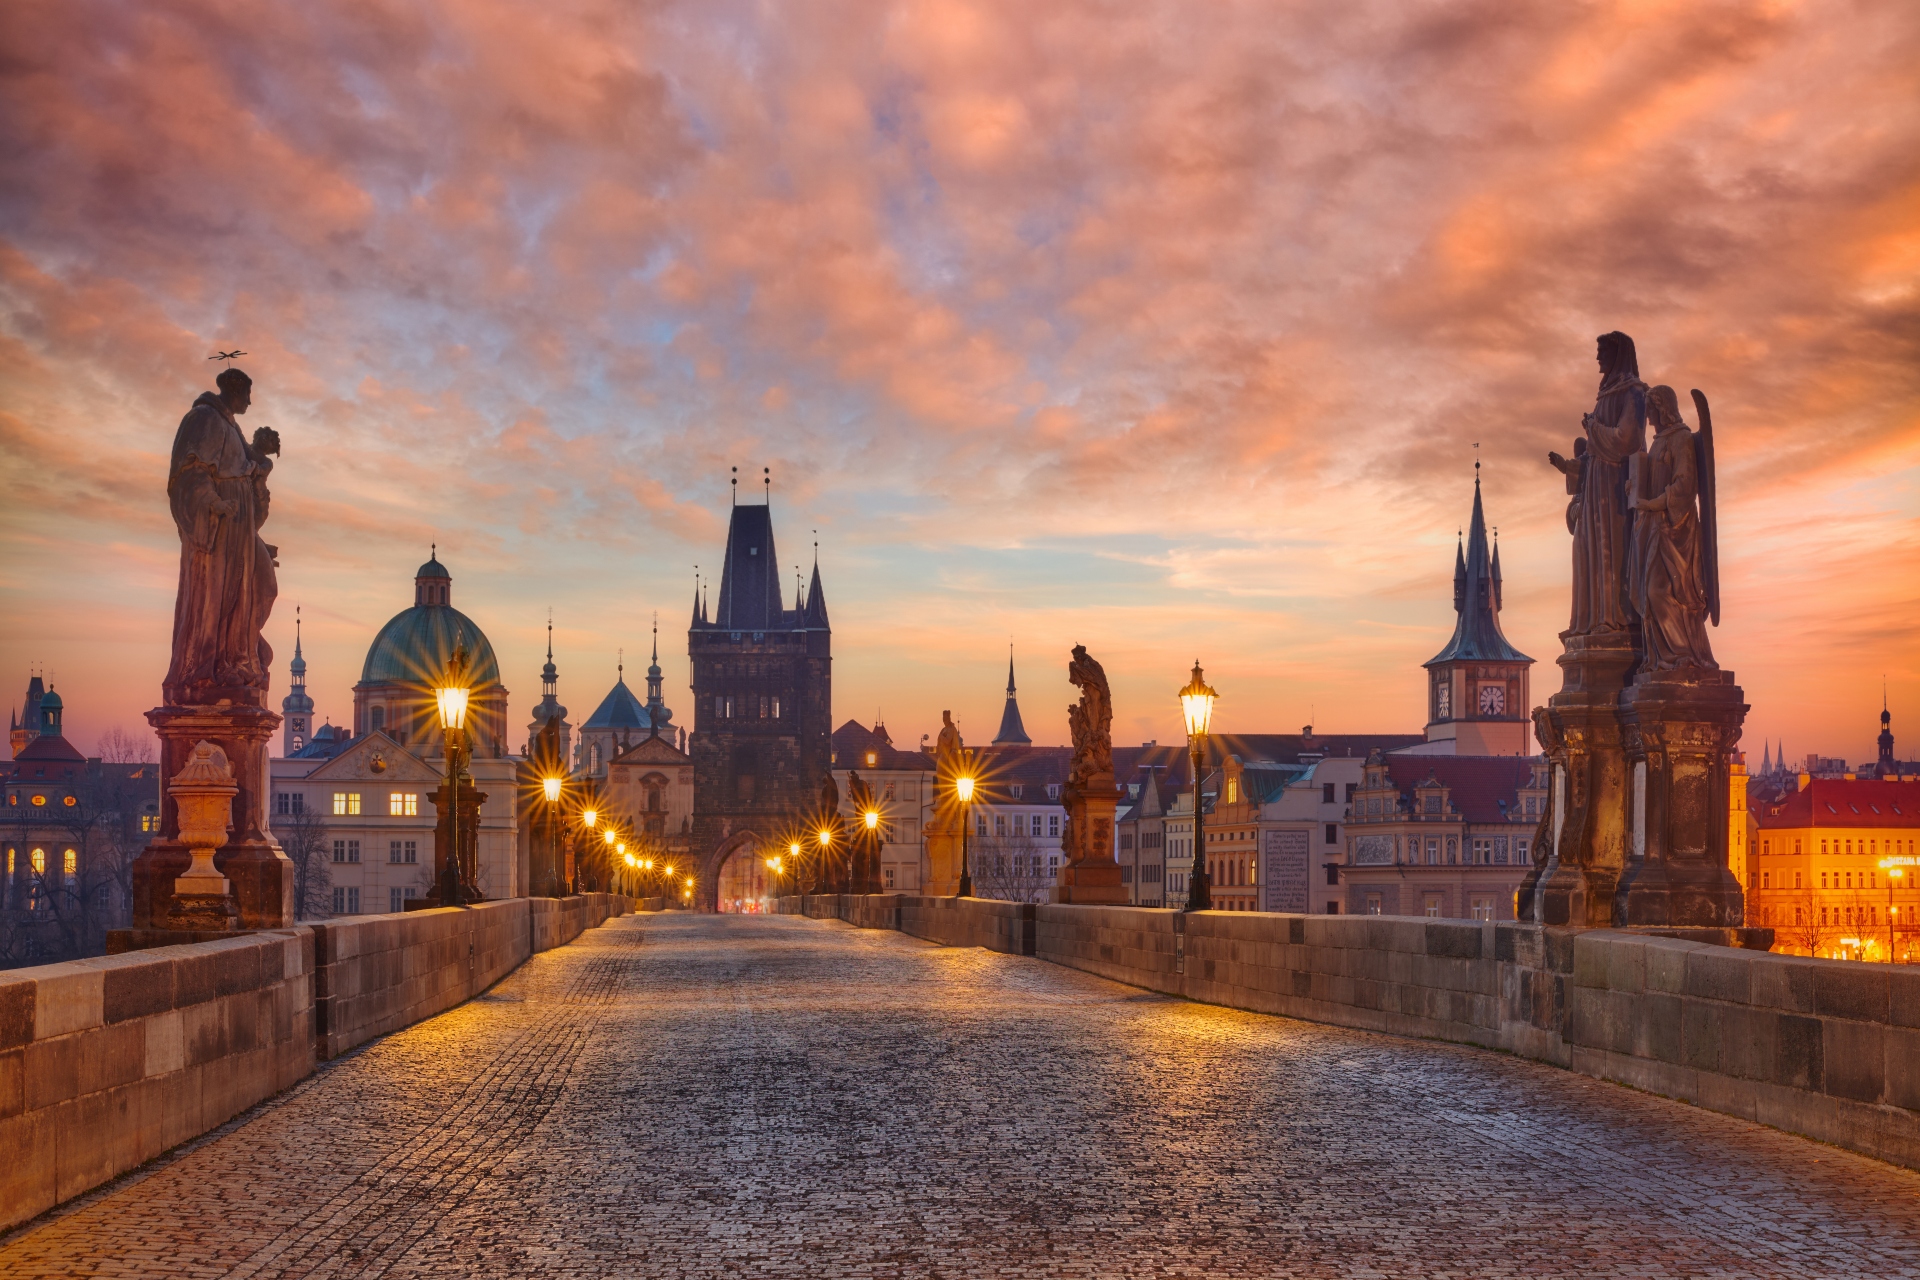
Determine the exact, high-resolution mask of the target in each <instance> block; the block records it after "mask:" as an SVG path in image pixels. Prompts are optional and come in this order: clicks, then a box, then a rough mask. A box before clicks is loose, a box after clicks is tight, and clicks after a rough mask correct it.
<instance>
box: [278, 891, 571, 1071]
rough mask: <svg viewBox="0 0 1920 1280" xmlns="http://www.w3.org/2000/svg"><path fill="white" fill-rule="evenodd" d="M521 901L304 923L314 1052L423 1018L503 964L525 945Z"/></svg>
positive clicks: (471, 991) (493, 977) (518, 956)
mask: <svg viewBox="0 0 1920 1280" xmlns="http://www.w3.org/2000/svg"><path fill="white" fill-rule="evenodd" d="M548 901H552V900H551V899H548ZM562 901H566V900H565V899H563V900H562ZM530 908H531V904H530V901H529V899H526V898H508V899H505V900H503V901H500V902H482V903H478V904H476V905H474V906H471V907H438V908H434V909H431V910H427V911H409V912H407V913H406V914H405V915H385V916H361V917H358V918H350V919H348V920H345V921H342V922H337V923H335V922H329V923H327V924H316V925H313V926H311V927H312V929H313V933H314V940H315V947H314V949H315V953H316V955H317V957H318V962H319V970H320V971H319V973H318V974H317V975H316V978H315V997H314V1014H315V1017H314V1043H315V1047H316V1049H317V1051H318V1053H319V1056H320V1057H321V1058H323V1059H331V1058H337V1057H339V1056H340V1055H341V1054H343V1053H345V1052H346V1051H347V1050H349V1049H353V1048H356V1047H358V1046H359V1045H363V1044H365V1043H366V1042H367V1041H369V1040H371V1039H373V1038H374V1037H376V1036H383V1035H385V1034H387V1033H388V1032H389V1031H398V1030H399V1029H400V1028H401V1027H410V1026H412V1025H413V1024H414V1023H416V1022H419V1021H420V1020H421V1019H423V1018H431V1017H432V1016H433V1015H434V1014H436V1013H442V1012H444V1011H446V1010H448V1009H451V1008H453V1006H455V1005H457V1004H459V1003H461V1002H462V1001H464V1000H468V999H470V998H472V997H473V996H476V995H479V994H480V993H481V992H482V991H485V990H486V989H487V988H488V987H490V986H492V985H493V984H494V983H496V982H498V981H499V980H500V979H501V978H503V977H505V976H506V975H507V974H509V973H511V972H513V970H514V969H516V968H518V967H519V966H520V964H521V963H522V962H523V961H524V960H526V958H527V957H528V956H529V955H531V954H532V948H531V946H530V939H529V927H528V921H529V915H530Z"/></svg>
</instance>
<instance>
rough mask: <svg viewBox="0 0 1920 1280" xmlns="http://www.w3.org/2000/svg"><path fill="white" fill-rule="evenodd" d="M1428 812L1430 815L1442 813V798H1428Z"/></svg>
mask: <svg viewBox="0 0 1920 1280" xmlns="http://www.w3.org/2000/svg"><path fill="white" fill-rule="evenodd" d="M1426 810H1427V812H1428V813H1438V812H1440V797H1439V796H1428V797H1426Z"/></svg>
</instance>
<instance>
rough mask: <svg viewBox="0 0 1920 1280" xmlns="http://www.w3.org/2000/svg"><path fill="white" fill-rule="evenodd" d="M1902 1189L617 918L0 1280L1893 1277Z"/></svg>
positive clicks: (965, 956)
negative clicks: (216, 1279)
mask: <svg viewBox="0 0 1920 1280" xmlns="http://www.w3.org/2000/svg"><path fill="white" fill-rule="evenodd" d="M1903 1275H1920V1175H1916V1174H1914V1173H1910V1172H1908V1171H1905V1170H1902V1169H1897V1168H1894V1167H1892V1166H1889V1165H1884V1164H1880V1163H1878V1162H1876V1161H1873V1160H1869V1159H1867V1158H1865V1157H1863V1156H1857V1155H1853V1154H1851V1153H1848V1152H1845V1151H1840V1150H1836V1149H1834V1148H1831V1147H1825V1146H1822V1145H1819V1144H1817V1143H1814V1142H1810V1141H1807V1140H1805V1139H1801V1138H1796V1137H1792V1136H1790V1135H1788V1134H1784V1133H1779V1132H1776V1131H1773V1130H1769V1129H1765V1128H1761V1127H1759V1126H1756V1125H1752V1124H1748V1123H1745V1122H1742V1121H1738V1120H1733V1119H1729V1118H1727V1117H1724V1116H1720V1115H1716V1114H1713V1113H1711V1112H1706V1111H1701V1110H1697V1109H1695V1108H1692V1107H1688V1106H1685V1105H1683V1104H1680V1103H1675V1102H1670V1101H1667V1100H1664V1099H1661V1098H1657V1097H1653V1096H1650V1095H1646V1094H1641V1093H1636V1092H1633V1091H1631V1090H1628V1089H1623V1088H1620V1087H1617V1086H1614V1085H1608V1084H1603V1083H1600V1082H1597V1081H1593V1080H1589V1079H1586V1078H1584V1077H1581V1076H1576V1075H1573V1074H1570V1073H1568V1072H1564V1071H1559V1070H1556V1069H1554V1068H1551V1067H1546V1066H1541V1065H1538V1064H1535V1063H1531V1062H1525V1061H1521V1060H1518V1059H1514V1058H1509V1057H1505V1056H1503V1055H1500V1054H1495V1053H1489V1052H1484V1051H1480V1050H1475V1049H1469V1048H1463V1047H1457V1046H1451V1045H1443V1044H1433V1043H1426V1042H1422V1041H1414V1040H1401V1039H1395V1038H1392V1037H1388V1036H1381V1035H1373V1034H1368V1033H1363V1032H1355V1031H1347V1030H1341V1029H1337V1028H1329V1027H1322V1026H1316V1025H1313V1024H1310V1023H1304V1022H1295V1021H1290V1020H1287V1019H1284V1018H1273V1017H1266V1016H1262V1015H1258V1014H1249V1013H1240V1012H1236V1011H1233V1010H1229V1009H1218V1008H1212V1007H1208V1006H1204V1005H1196V1004H1189V1003H1186V1002H1184V1001H1179V1000H1173V999H1167V998H1164V997H1160V996H1155V995H1151V994H1148V993H1145V992H1142V991H1139V990H1136V989H1134V988H1130V987H1123V986H1119V985H1117V984H1114V983H1111V982H1106V981H1103V980H1101V979H1098V978H1094V977H1091V976H1088V975H1085V974H1081V973H1077V972H1074V971H1072V970H1069V969H1063V968H1059V967H1056V966H1053V965H1050V964H1047V963H1045V962H1043V961H1038V960H1032V959H1021V958H1017V957H1010V956H1001V955H994V954H990V953H988V952H984V951H979V950H972V949H957V948H944V947H936V946H932V945H930V944H928V943H925V942H922V941H919V940H917V939H913V938H909V937H906V936H903V935H900V934H895V933H885V932H870V931H864V930H857V929H853V928H850V927H848V926H846V925H843V924H840V923H838V922H831V921H813V920H806V919H796V918H792V917H752V916H748V917H740V916H694V915H682V914H671V915H664V916H644V917H628V918H625V919H621V920H618V921H614V922H611V923H610V924H608V925H607V926H606V927H604V928H601V929H597V930H594V931H591V932H589V933H588V934H586V935H585V936H583V937H582V938H581V939H580V940H579V941H577V942H575V943H574V944H572V945H570V946H566V947H563V948H560V949H558V950H555V951H551V952H547V953H544V954H542V955H539V956H536V957H534V958H533V959H532V960H531V961H529V962H528V963H527V964H526V965H525V966H524V967H522V968H521V969H520V970H519V971H518V972H517V973H515V974H514V975H513V976H511V977H510V978H508V979H507V980H505V981H503V982H502V983H501V984H500V985H499V986H497V987H495V988H494V989H493V990H492V991H491V992H489V993H487V994H486V995H483V996H481V997H479V998H478V999H476V1000H474V1001H472V1002H470V1003H468V1004H466V1005H464V1006H462V1007H461V1008H458V1009H455V1010H452V1011H449V1012H448V1013H446V1014H443V1015H442V1016H440V1017H438V1018H435V1019H433V1020H431V1021H429V1022H425V1023H422V1024H420V1025H419V1026H416V1027H413V1028H411V1029H409V1030H406V1031H402V1032H398V1033H396V1034H394V1035H391V1036H388V1037H386V1038H385V1039H383V1040H380V1041H377V1042H375V1043H374V1044H371V1045H369V1046H367V1047H366V1048H364V1049H363V1050H361V1051H360V1052H358V1053H356V1054H354V1055H351V1056H349V1057H346V1058H344V1059H342V1060H340V1061H338V1062H335V1063H333V1064H331V1065H329V1066H327V1067H325V1068H324V1069H322V1070H321V1071H319V1072H318V1073H316V1074H315V1075H314V1076H313V1077H311V1078H310V1079H309V1080H307V1081H306V1082H305V1083H303V1084H302V1085H300V1086H299V1087H297V1088H295V1089H293V1090H290V1091H289V1092H287V1093H286V1094H283V1095H282V1096H280V1097H279V1098H277V1099H273V1100H270V1101H269V1102H266V1103H263V1104H262V1105H261V1106H259V1107H257V1108H255V1109H254V1110H253V1111H251V1112H249V1113H247V1114H246V1115H244V1116H242V1117H240V1118H238V1119H237V1120H235V1121H234V1122H233V1123H232V1124H229V1125H228V1126H226V1127H225V1128H223V1129H221V1130H218V1131H216V1132H215V1133H214V1134H211V1135H209V1136H207V1137H205V1138H203V1139H201V1140H199V1141H197V1142H195V1143H193V1144H190V1145H189V1146H187V1147H184V1148H181V1149H180V1150H178V1151H176V1152H174V1153H172V1154H171V1155H169V1156H167V1157H163V1158H162V1159H161V1160H159V1161H156V1162H154V1163H153V1164H150V1165H148V1166H147V1167H146V1168H144V1169H142V1170H138V1171H135V1172H134V1173H132V1174H129V1175H127V1176H126V1177H124V1178H122V1179H121V1180H119V1181H118V1182H116V1183H114V1184H111V1185H109V1186H107V1187H105V1188H102V1189H101V1190H99V1191H97V1192H95V1193H93V1194H92V1195H90V1196H87V1197H85V1198H83V1199H81V1200H79V1201H76V1202H74V1203H73V1204H71V1205H69V1206H67V1207H66V1208H64V1209H61V1210H56V1211H55V1212H54V1213H53V1214H51V1215H49V1216H47V1217H44V1218H41V1219H39V1220H38V1221H36V1222H34V1223H30V1224H27V1225H26V1226H24V1227H21V1228H19V1229H17V1230H15V1231H14V1232H13V1233H11V1234H10V1235H8V1236H6V1237H4V1238H3V1239H0V1276H4V1277H8V1278H9V1280H12V1278H14V1277H27V1276H137V1277H142V1278H146V1277H155V1276H244V1277H270V1276H323V1277H357V1276H393V1277H412V1276H480V1277H493V1276H498V1277H591V1276H621V1277H625V1276H670V1277H682V1276H685V1277H724V1278H725V1280H748V1278H750V1277H762V1276H781V1277H785V1276H792V1277H808V1278H812V1277H838V1276H859V1277H896V1276H898V1277H909V1276H954V1277H960V1276H1021V1277H1043V1276H1088V1277H1096V1276H1097V1277H1122V1276H1154V1277H1168V1276H1356V1277H1359V1276H1365V1277H1380V1276H1462V1277H1465V1276H1473V1277H1480V1276H1525V1277H1529V1278H1537V1277H1545V1276H1635V1277H1644V1276H1743V1277H1744V1276H1818V1277H1838V1276H1874V1277H1880V1276H1903Z"/></svg>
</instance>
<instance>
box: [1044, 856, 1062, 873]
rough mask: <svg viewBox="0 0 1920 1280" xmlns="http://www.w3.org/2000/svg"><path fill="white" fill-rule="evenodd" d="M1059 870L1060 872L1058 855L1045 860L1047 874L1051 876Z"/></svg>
mask: <svg viewBox="0 0 1920 1280" xmlns="http://www.w3.org/2000/svg"><path fill="white" fill-rule="evenodd" d="M1059 870H1060V858H1059V855H1058V854H1056V855H1054V856H1053V857H1050V858H1048V859H1047V874H1048V875H1053V874H1054V873H1056V872H1057V871H1059Z"/></svg>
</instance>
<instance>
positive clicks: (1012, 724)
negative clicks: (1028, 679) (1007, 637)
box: [993, 645, 1033, 747]
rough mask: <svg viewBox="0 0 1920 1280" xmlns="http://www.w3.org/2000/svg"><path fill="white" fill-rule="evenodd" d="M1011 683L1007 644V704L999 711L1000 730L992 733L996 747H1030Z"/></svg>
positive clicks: (1008, 647)
mask: <svg viewBox="0 0 1920 1280" xmlns="http://www.w3.org/2000/svg"><path fill="white" fill-rule="evenodd" d="M1014 693H1015V689H1014V683H1013V646H1012V645H1008V646H1007V705H1006V709H1005V710H1003V711H1002V712H1001V713H1000V732H998V733H996V734H994V735H993V745H994V746H996V747H1030V746H1032V745H1033V739H1032V738H1029V737H1028V736H1027V728H1026V726H1025V725H1024V724H1022V723H1021V722H1020V702H1019V700H1018V699H1017V698H1016V697H1015V696H1014Z"/></svg>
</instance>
